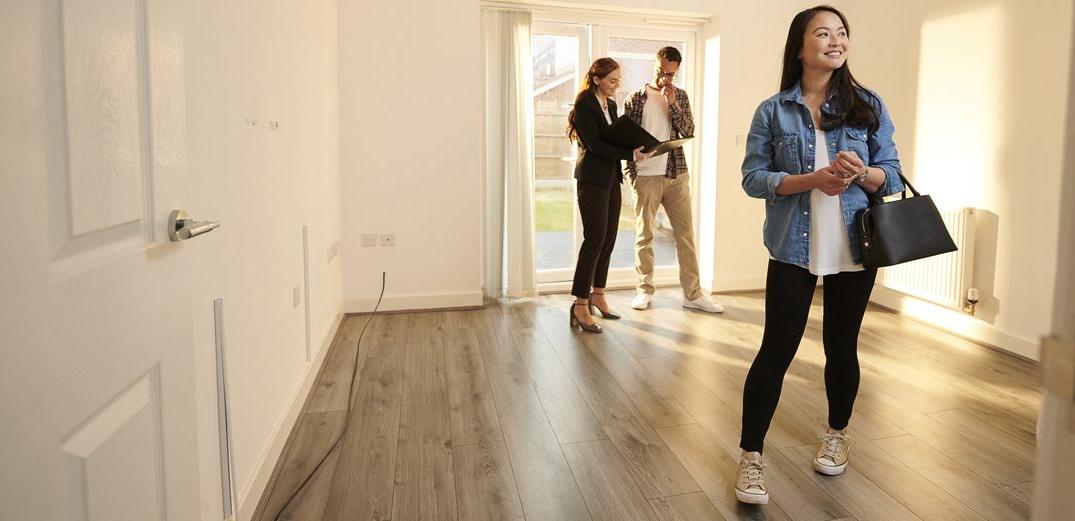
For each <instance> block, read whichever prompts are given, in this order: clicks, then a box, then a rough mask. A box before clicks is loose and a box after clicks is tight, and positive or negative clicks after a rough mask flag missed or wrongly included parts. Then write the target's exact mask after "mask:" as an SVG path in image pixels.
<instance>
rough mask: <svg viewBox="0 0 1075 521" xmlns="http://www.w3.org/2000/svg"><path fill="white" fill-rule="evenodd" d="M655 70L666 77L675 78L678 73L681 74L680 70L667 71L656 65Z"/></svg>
mask: <svg viewBox="0 0 1075 521" xmlns="http://www.w3.org/2000/svg"><path fill="white" fill-rule="evenodd" d="M653 71H654V72H656V73H657V75H658V76H661V77H665V78H675V77H676V75H678V74H679V71H676V72H666V71H664V70H662V69H661V68H660V67H654V68H653Z"/></svg>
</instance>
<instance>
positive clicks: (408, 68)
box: [339, 1, 482, 312]
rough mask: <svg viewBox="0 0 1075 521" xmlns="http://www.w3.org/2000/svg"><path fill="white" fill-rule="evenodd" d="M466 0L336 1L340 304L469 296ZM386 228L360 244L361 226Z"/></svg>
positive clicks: (472, 88) (471, 76) (473, 98)
mask: <svg viewBox="0 0 1075 521" xmlns="http://www.w3.org/2000/svg"><path fill="white" fill-rule="evenodd" d="M479 22H480V21H479V8H478V2H476V1H470V2H432V1H430V2H392V3H385V2H349V1H344V2H341V5H340V26H339V31H340V92H341V97H340V129H341V155H340V158H341V175H342V190H343V193H342V195H343V221H344V223H345V225H344V228H343V246H344V256H343V266H344V268H343V273H344V284H343V291H344V298H345V302H346V304H345V305H346V309H347V311H349V312H350V311H362V310H369V309H372V307H373V304H374V302H375V301H376V299H377V295H378V293H379V291H380V288H381V272H382V271H384V272H386V273H387V290H386V291H385V304H384V305H383V306H382V309H400V308H404V309H416V308H438V307H453V306H474V305H480V304H481V297H482V294H481V280H480V275H481V271H480V270H481V251H480V246H479V245H480V238H481V210H480V204H481V190H480V187H481V146H482V131H481V122H482V115H481V107H482V95H481V70H482V69H481V67H482V64H481V47H480V36H481V33H480V23H479ZM386 232H392V233H395V235H396V240H397V245H396V246H395V247H376V248H362V247H361V234H363V233H386Z"/></svg>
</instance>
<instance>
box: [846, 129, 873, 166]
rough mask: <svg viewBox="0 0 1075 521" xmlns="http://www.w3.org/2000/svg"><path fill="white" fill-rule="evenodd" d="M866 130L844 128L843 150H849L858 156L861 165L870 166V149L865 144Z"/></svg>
mask: <svg viewBox="0 0 1075 521" xmlns="http://www.w3.org/2000/svg"><path fill="white" fill-rule="evenodd" d="M866 139H867V137H866V129H863V128H854V127H844V150H850V151H852V152H854V153H855V154H856V155H858V156H859V159H861V160H862V162H863V163H865V164H867V165H869V164H870V147H869V145H868V144H867V142H866Z"/></svg>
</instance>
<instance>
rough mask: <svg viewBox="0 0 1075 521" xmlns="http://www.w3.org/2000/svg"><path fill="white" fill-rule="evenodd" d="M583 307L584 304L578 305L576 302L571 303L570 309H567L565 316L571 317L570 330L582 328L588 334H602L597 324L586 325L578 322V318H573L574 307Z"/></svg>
mask: <svg viewBox="0 0 1075 521" xmlns="http://www.w3.org/2000/svg"><path fill="white" fill-rule="evenodd" d="M585 305H586V304H579V303H577V302H573V303H572V304H571V307H570V308H568V310H567V314H568V316H570V317H571V329H575V327H576V326H577V327H579V328H582V330H583V331H589V332H590V333H600V332H602V331H603V329H601V326H599V325H598V324H596V323H594V324H587V323H585V322H583V321H581V320H579V317H576V316H575V306H585Z"/></svg>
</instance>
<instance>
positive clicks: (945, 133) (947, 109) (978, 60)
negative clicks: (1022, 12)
mask: <svg viewBox="0 0 1075 521" xmlns="http://www.w3.org/2000/svg"><path fill="white" fill-rule="evenodd" d="M975 36H979V37H977V38H976V37H975ZM1003 37H1004V28H1003V26H1002V11H1001V8H1000V6H990V7H987V8H984V9H979V10H976V11H972V12H968V13H962V14H958V15H954V16H949V17H945V18H940V19H937V20H933V21H929V22H926V23H925V24H923V26H922V40H921V61H920V65H919V73H918V113H917V122H918V127H917V129H916V132H915V137H916V139H915V150H916V156H915V164H914V169H913V170H910V172H911V173H912V174H913V176H914V177H913V180H912V182H914V183H915V187H916V188H918V190H919V191H921V192H924V193H929V194H930V195H931V196H932V197H933V199H934V200H936V201H937V204H938V206H942V207H954V206H982V205H987V204H988V199H991V197H990V196H991V195H992V194H994V193H995V192H996V191H997V190H999V189H1000V188H1001V187H1002V185H1001V184H1000V183H998V182H997V181H998V177H999V176H1001V175H1005V173H1004V172H1001V171H999V170H1000V169H999V167H998V161H997V158H998V156H999V150H998V148H999V146H1000V144H1001V143H1002V142H1003V139H1002V138H1003V136H1002V134H1001V133H1002V132H1003V131H1004V129H1003V127H1002V124H1003V121H1001V119H1000V116H1001V115H1000V114H998V109H999V108H1000V103H1001V99H1002V96H1003V93H1002V92H1000V85H1001V80H1002V79H1003V77H1004V72H1005V71H1004V70H1003V61H1002V60H1001V58H1003V49H1004V45H1005V42H1004V40H1003Z"/></svg>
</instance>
